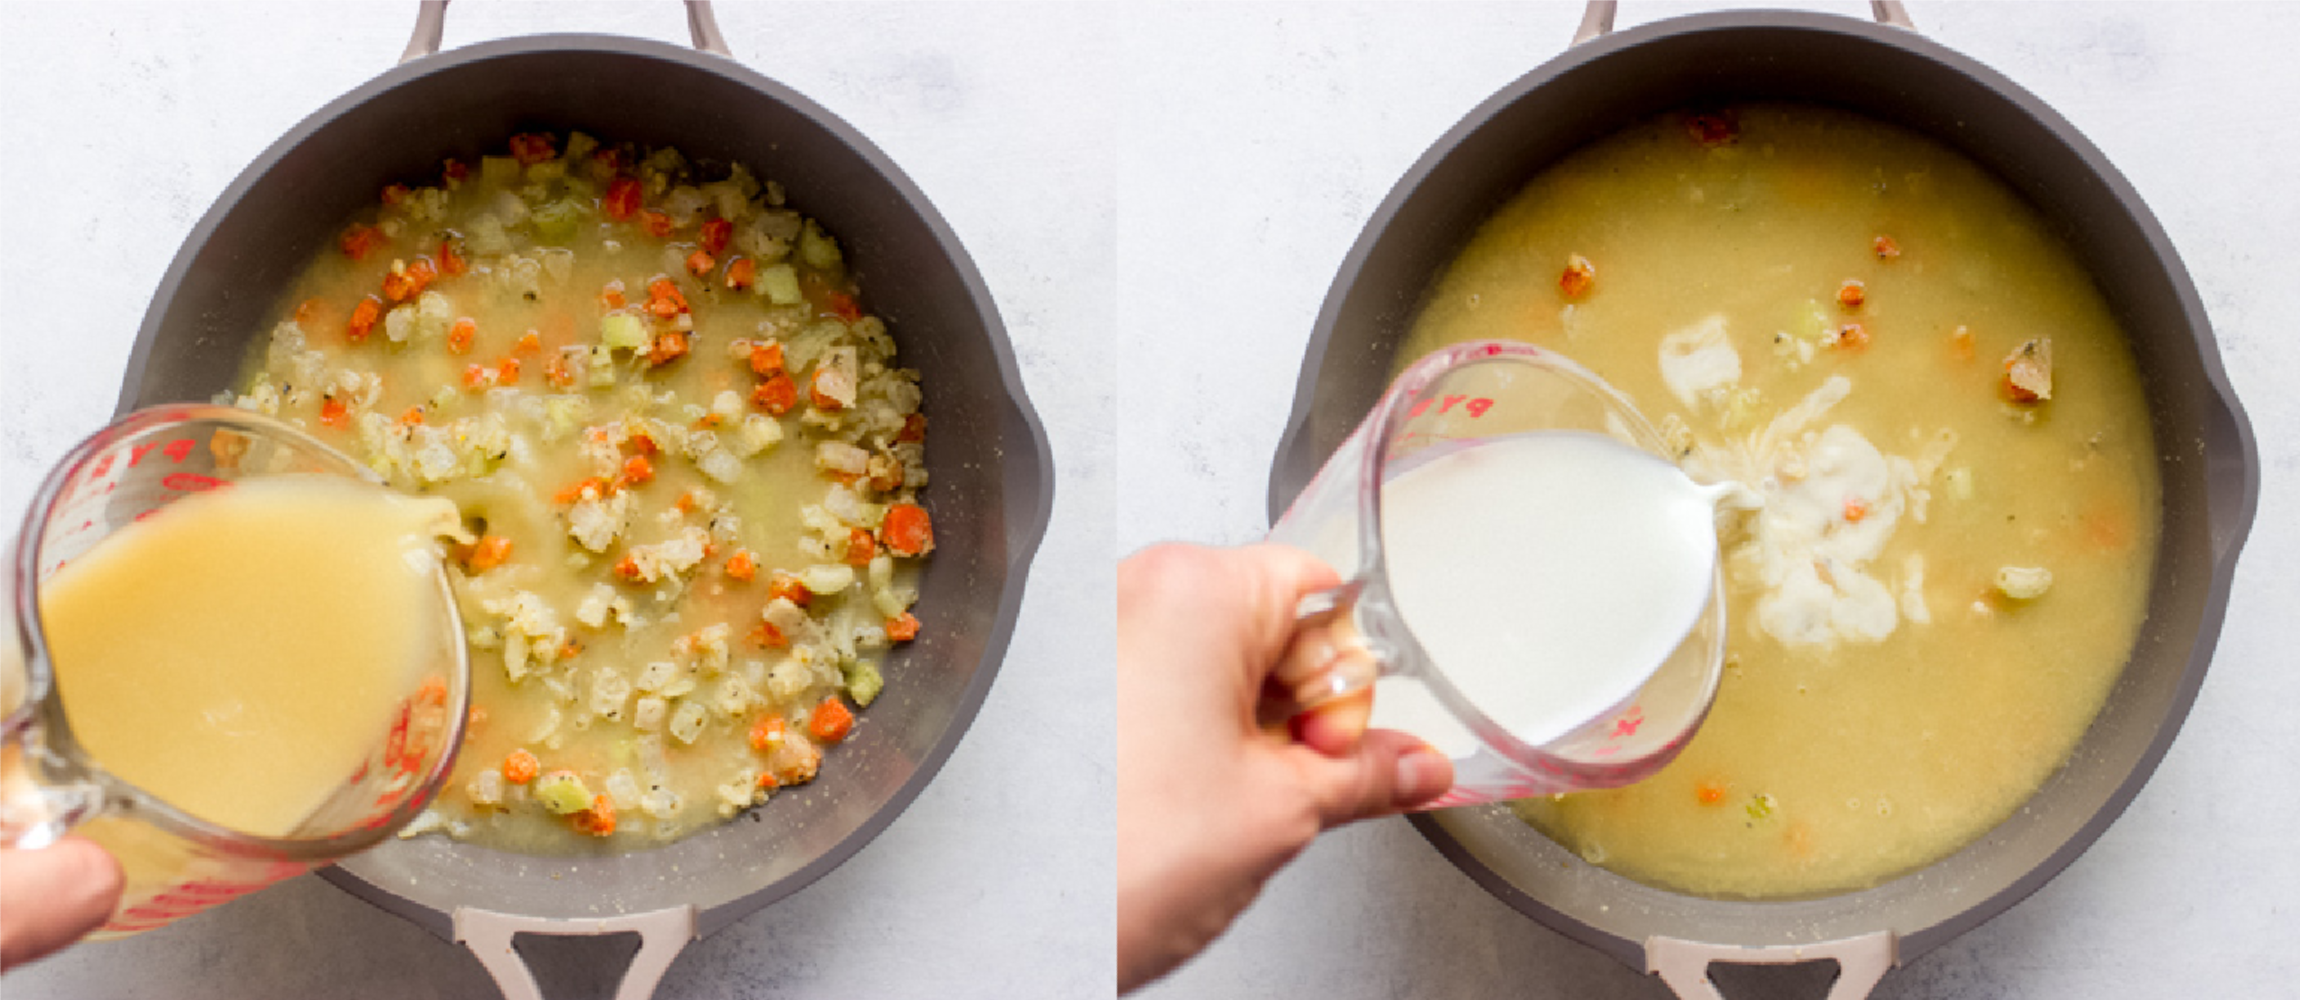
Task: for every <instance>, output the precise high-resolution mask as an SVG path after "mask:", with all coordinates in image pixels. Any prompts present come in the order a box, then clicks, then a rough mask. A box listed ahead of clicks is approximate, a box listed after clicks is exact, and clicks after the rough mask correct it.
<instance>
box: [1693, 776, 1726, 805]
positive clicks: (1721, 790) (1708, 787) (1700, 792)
mask: <svg viewBox="0 0 2300 1000" xmlns="http://www.w3.org/2000/svg"><path fill="white" fill-rule="evenodd" d="M1693 797H1694V799H1696V800H1698V801H1699V802H1700V803H1701V804H1702V805H1705V806H1713V805H1716V804H1717V803H1719V802H1723V801H1725V783H1724V782H1722V781H1704V782H1702V783H1700V784H1698V785H1695V786H1693Z"/></svg>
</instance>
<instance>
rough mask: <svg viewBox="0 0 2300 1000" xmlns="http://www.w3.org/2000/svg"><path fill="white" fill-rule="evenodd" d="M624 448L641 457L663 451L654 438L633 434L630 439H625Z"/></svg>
mask: <svg viewBox="0 0 2300 1000" xmlns="http://www.w3.org/2000/svg"><path fill="white" fill-rule="evenodd" d="M623 446H624V447H626V448H629V449H631V450H632V451H633V452H636V453H638V454H641V455H652V454H654V453H656V452H658V451H661V450H663V449H662V448H661V447H659V446H657V445H656V444H655V439H654V438H652V437H648V436H647V435H645V434H633V435H631V436H630V437H627V438H624V439H623Z"/></svg>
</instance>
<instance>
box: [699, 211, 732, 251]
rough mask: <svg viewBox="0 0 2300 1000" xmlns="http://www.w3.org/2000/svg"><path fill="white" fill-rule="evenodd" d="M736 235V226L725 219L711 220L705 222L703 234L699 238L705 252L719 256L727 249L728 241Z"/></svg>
mask: <svg viewBox="0 0 2300 1000" xmlns="http://www.w3.org/2000/svg"><path fill="white" fill-rule="evenodd" d="M734 235H735V224H734V223H732V222H728V221H727V220H725V219H711V220H709V221H707V222H704V223H703V234H702V236H701V237H700V238H699V239H700V241H701V243H702V245H703V252H704V253H707V254H711V255H713V256H717V255H718V254H719V253H720V252H721V251H723V250H725V249H727V240H728V239H730V238H732V237H733V236H734Z"/></svg>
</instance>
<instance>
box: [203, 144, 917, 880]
mask: <svg viewBox="0 0 2300 1000" xmlns="http://www.w3.org/2000/svg"><path fill="white" fill-rule="evenodd" d="M381 201H382V203H381V204H380V205H378V206H376V207H375V209H373V210H372V211H371V212H370V213H368V214H366V215H365V216H363V217H362V218H360V219H358V220H355V221H354V222H353V223H352V224H351V225H350V226H349V228H347V229H346V230H344V232H343V234H342V236H341V239H340V241H339V243H338V245H337V246H334V247H330V248H329V249H328V250H327V251H325V252H324V253H323V254H321V256H320V257H319V259H317V260H315V261H313V262H312V264H311V265H310V266H309V267H308V268H307V269H306V270H305V272H304V273H303V275H302V276H301V278H300V279H299V280H298V281H297V283H296V285H295V288H294V290H293V292H292V294H291V295H289V296H288V298H287V300H286V303H285V304H284V305H283V307H282V310H281V313H282V315H281V316H280V319H279V321H278V325H277V327H276V328H275V329H274V330H273V331H272V334H271V336H270V338H269V339H268V341H267V342H262V343H259V345H258V347H257V353H256V355H255V357H254V358H253V359H252V361H251V366H252V371H251V372H250V374H249V375H248V378H247V382H246V385H245V388H244V391H243V392H241V393H239V394H237V395H236V396H234V399H235V400H236V401H237V402H238V404H239V405H241V406H245V407H249V408H252V409H256V410H260V411H262V412H265V413H271V414H276V415H277V416H279V417H281V418H283V419H285V420H287V421H289V422H291V423H294V424H296V425H298V426H300V427H303V428H304V429H306V430H309V431H311V432H312V433H314V434H316V435H318V436H319V437H320V438H321V439H322V440H324V441H327V442H328V443H330V444H333V445H335V446H337V447H339V448H342V449H344V450H345V451H347V452H349V453H350V454H352V455H354V456H357V457H358V458H360V459H361V460H363V461H365V462H367V463H369V464H370V465H371V466H372V467H373V468H374V469H375V470H376V471H377V472H378V473H380V474H382V475H383V477H384V478H385V479H386V480H388V481H389V482H390V483H391V484H392V485H393V486H396V487H399V488H401V489H403V490H407V491H410V492H416V493H425V494H430V495H435V496H442V497H446V498H449V499H451V500H453V501H455V503H456V505H457V506H458V507H460V508H461V511H462V514H463V516H464V518H465V520H466V524H467V527H468V529H469V531H470V532H471V534H472V535H473V536H474V537H475V538H476V539H477V541H476V543H475V544H473V545H471V546H469V547H468V548H467V549H465V550H464V551H463V552H462V553H461V554H460V558H459V560H458V564H459V566H460V568H461V570H462V573H463V580H462V585H461V587H460V588H459V589H460V592H461V599H462V610H463V616H464V621H465V623H466V625H467V626H468V627H469V630H470V631H469V642H470V646H471V650H472V655H471V662H472V672H473V677H472V703H473V705H474V708H473V710H472V718H471V720H470V724H469V726H468V727H467V728H468V734H469V735H468V736H467V737H466V739H465V742H464V746H463V750H462V756H461V758H460V759H459V761H458V763H457V768H456V774H455V778H454V780H453V781H452V782H451V784H450V786H449V788H448V790H447V791H445V792H443V793H442V794H441V796H440V798H439V800H438V802H437V804H436V805H435V806H434V808H433V810H432V811H431V812H430V813H429V814H428V815H427V816H426V817H425V818H424V819H422V820H419V821H418V823H417V824H416V825H415V826H413V827H411V828H410V829H411V831H412V832H421V831H424V830H431V829H444V830H445V831H447V832H448V833H450V834H453V835H456V836H466V837H471V838H474V839H477V840H480V841H482V842H486V843H490V844H495V845H498V846H504V847H511V848H515V849H522V850H534V851H551V850H564V849H568V848H571V847H573V846H576V845H578V844H583V843H590V842H593V838H602V839H607V840H608V841H609V842H610V843H612V844H615V845H622V846H631V845H637V844H643V843H648V842H655V841H661V840H665V839H669V838H672V837H676V836H679V835H681V834H683V833H686V832H688V831H691V830H694V829H696V828H698V827H700V826H703V825H707V824H709V823H711V822H715V821H716V820H718V819H719V818H721V817H724V816H728V815H732V814H733V813H734V812H736V811H738V810H741V809H744V808H747V807H749V806H750V805H752V804H754V803H755V802H758V801H761V800H763V799H764V798H766V797H767V796H768V795H770V794H771V793H773V792H774V790H775V789H777V788H780V787H784V786H787V785H791V784H794V783H799V782H805V781H809V780H811V779H813V778H814V776H815V775H816V773H817V770H818V768H820V767H823V766H824V762H823V756H824V751H825V750H826V749H827V748H829V747H830V746H831V745H833V744H836V743H838V742H840V741H841V740H843V739H845V738H846V736H847V735H848V733H849V731H850V729H851V728H852V727H854V726H855V725H858V724H867V722H860V721H858V716H857V710H858V709H861V708H863V707H864V706H867V705H869V704H870V702H871V700H872V699H873V698H874V697H876V696H877V694H878V692H879V690H880V688H881V686H882V684H883V683H884V680H883V678H882V675H881V673H880V671H879V669H878V666H877V664H878V661H879V658H880V656H881V655H882V654H883V652H884V651H885V650H886V649H887V648H888V647H889V646H890V645H891V644H894V643H901V642H905V641H907V640H909V639H911V638H912V637H914V636H916V635H917V634H918V629H919V623H918V620H917V619H916V618H915V617H913V616H912V615H911V613H910V609H911V605H912V602H913V601H914V600H915V599H916V596H917V594H916V590H915V588H914V586H913V583H912V580H913V578H914V576H915V574H916V564H917V562H918V561H919V560H920V558H921V557H923V556H924V555H925V554H926V553H927V552H928V551H929V550H930V549H932V548H933V534H932V529H931V525H930V523H929V520H928V517H927V512H926V510H925V508H924V507H923V506H921V503H920V497H919V491H920V490H921V489H923V488H924V487H925V485H926V469H925V465H924V447H925V445H924V439H925V430H926V419H925V417H924V416H922V415H921V414H920V413H919V405H920V402H921V392H920V389H919V385H918V373H917V372H916V371H912V370H909V369H903V368H898V367H896V366H895V363H894V353H895V345H894V342H893V341H892V340H891V339H890V337H889V335H888V332H887V328H886V324H884V323H883V322H881V321H880V320H879V319H878V318H877V317H875V316H871V315H869V314H868V313H867V312H866V311H865V310H864V309H863V307H862V304H861V300H860V298H859V295H860V294H861V292H860V290H859V289H858V288H857V287H856V285H855V282H854V279H853V276H852V275H851V274H850V273H849V271H848V269H847V267H846V262H845V259H844V256H843V255H842V254H841V252H840V250H839V247H838V244H837V242H836V241H835V240H834V239H833V238H832V237H831V235H830V234H828V233H826V232H824V231H823V230H822V228H821V227H820V226H818V225H817V224H816V223H815V221H814V220H812V219H808V218H805V217H803V216H802V215H800V214H799V213H798V212H797V211H794V210H792V209H791V208H789V207H786V206H785V203H784V193H783V190H782V188H781V187H780V186H779V185H777V184H776V183H774V182H773V181H771V180H765V181H762V180H760V179H758V178H755V177H753V176H752V175H751V174H750V173H749V172H747V171H746V170H744V169H743V168H742V167H740V166H731V167H730V166H721V167H719V168H717V169H706V168H704V167H702V166H699V165H697V164H693V163H690V162H688V161H687V160H686V159H685V158H684V157H682V156H681V155H680V154H679V153H678V152H677V151H676V150H670V149H655V150H649V149H643V148H640V147H636V146H631V145H627V144H625V145H617V144H612V143H601V142H599V141H597V140H595V139H593V138H591V137H590V136H587V135H584V134H582V133H580V132H577V133H571V134H568V135H565V136H558V135H542V134H530V135H520V136H515V137H513V138H512V139H511V141H510V145H509V149H508V150H506V151H505V152H504V153H503V155H497V156H487V157H484V158H482V159H481V161H480V162H479V163H478V164H477V165H476V167H466V166H465V165H463V164H459V163H456V162H453V161H450V162H449V163H448V164H447V165H446V167H445V169H444V171H443V173H442V174H441V176H440V177H439V178H438V179H437V181H436V183H432V184H427V185H425V186H421V187H415V188H409V187H406V186H402V185H393V186H391V187H390V188H387V189H386V190H385V191H384V192H383V197H382V200H381Z"/></svg>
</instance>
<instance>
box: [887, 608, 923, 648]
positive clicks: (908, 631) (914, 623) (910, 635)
mask: <svg viewBox="0 0 2300 1000" xmlns="http://www.w3.org/2000/svg"><path fill="white" fill-rule="evenodd" d="M886 637H887V638H889V639H892V640H894V641H896V642H909V641H911V640H912V639H916V638H918V616H917V615H914V614H911V613H910V612H908V611H905V612H903V613H902V614H900V615H897V616H895V617H893V618H889V619H887V620H886Z"/></svg>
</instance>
